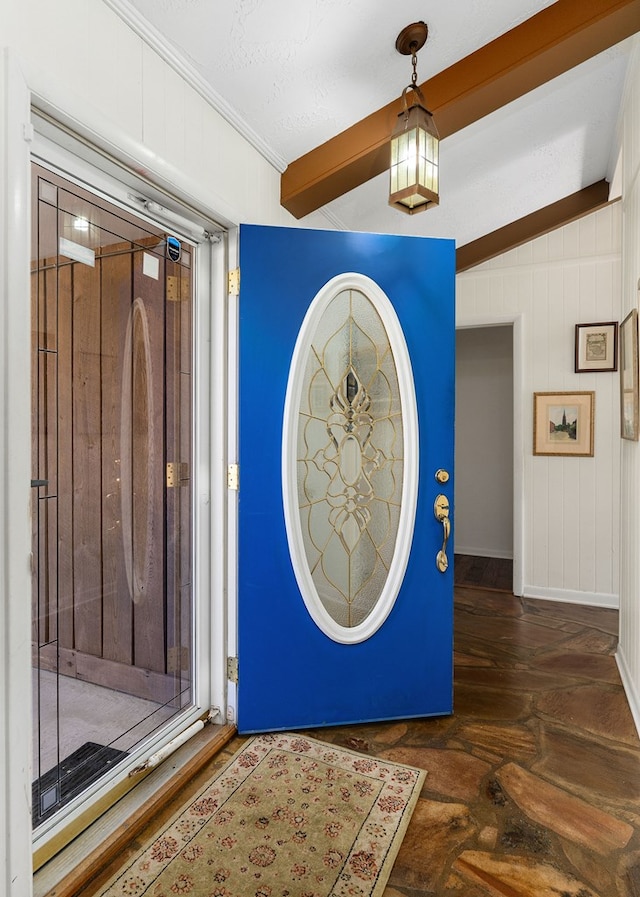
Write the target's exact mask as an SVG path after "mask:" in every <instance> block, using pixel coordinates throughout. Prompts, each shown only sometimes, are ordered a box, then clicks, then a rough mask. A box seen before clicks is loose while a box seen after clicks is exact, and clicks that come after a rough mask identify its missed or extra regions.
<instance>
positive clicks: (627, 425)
mask: <svg viewBox="0 0 640 897" xmlns="http://www.w3.org/2000/svg"><path fill="white" fill-rule="evenodd" d="M638 435H639V428H638V310H637V308H633V309H632V310H631V311H630V312H629V314H628V315H627V317H626V318H625V319H624V321H623V322H622V324H621V325H620V436H621V437H622V439H632V440H634V441H636V442H637V441H638Z"/></svg>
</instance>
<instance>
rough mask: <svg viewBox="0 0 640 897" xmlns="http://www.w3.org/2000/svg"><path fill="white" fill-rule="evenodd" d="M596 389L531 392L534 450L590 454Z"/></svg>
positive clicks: (541, 452) (563, 454)
mask: <svg viewBox="0 0 640 897" xmlns="http://www.w3.org/2000/svg"><path fill="white" fill-rule="evenodd" d="M594 409H595V392H594V391H586V392H534V394H533V454H534V455H561V456H567V457H574V458H591V457H593V431H594Z"/></svg>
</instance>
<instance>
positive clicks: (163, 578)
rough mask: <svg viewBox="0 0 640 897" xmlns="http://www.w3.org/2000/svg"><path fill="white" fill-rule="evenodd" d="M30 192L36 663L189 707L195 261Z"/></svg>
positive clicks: (119, 224)
mask: <svg viewBox="0 0 640 897" xmlns="http://www.w3.org/2000/svg"><path fill="white" fill-rule="evenodd" d="M33 191H34V192H33V196H34V221H33V227H34V250H35V251H34V256H33V258H34V262H33V268H32V314H33V321H34V326H33V347H32V359H33V389H32V392H33V414H32V420H33V431H32V432H33V481H32V482H33V484H34V492H33V495H34V498H33V504H34V514H33V520H34V558H35V560H36V563H35V565H34V571H35V572H34V588H33V630H34V655H35V656H34V664H35V665H37V666H39V667H40V668H43V667H44V668H49V669H52V670H54V671H57V672H59V673H61V674H62V675H67V676H72V677H77V678H79V679H84V680H86V681H90V682H95V683H98V684H100V685H103V686H106V687H109V688H113V689H116V690H118V691H123V692H127V693H129V694H134V695H137V696H139V697H145V698H149V699H151V700H154V701H157V702H160V703H169V702H173V703H174V704H176V703H177V705H178V706H184V704H185V703H188V700H189V698H190V694H189V692H190V680H189V675H190V674H189V670H190V639H191V597H190V595H191V523H190V520H191V498H190V481H189V467H190V454H191V449H190V445H191V437H190V434H191V412H190V409H191V261H192V253H191V252H190V251H189V250H188V249H187V250H186V251H184V252H183V253H182V257H181V258H180V260H178V261H172V260H170V259H169V258H167V257H166V251H165V249H166V240H165V235H164V233H163V232H162V231H160V230H157V229H155V228H154V227H153V226H152V225H147V224H144V225H142V223H141V222H140V221H139V220H137V219H135V218H134V217H133V216H130V215H128V214H126V213H123V212H120V211H119V210H117V209H116V208H115V207H113V206H110V204H108V203H107V202H105V201H98V200H96V198H95V197H94V196H92V195H91V194H89V193H88V192H87V191H84V190H82V189H81V188H79V187H76V186H75V185H71V184H69V183H68V182H66V181H64V180H63V179H62V178H59V177H57V176H56V175H54V174H52V173H51V172H49V171H47V170H44V169H39V168H37V167H36V166H34V176H33ZM83 217H85V218H86V221H87V225H88V226H87V228H86V230H85V232H84V234H83V232H82V230H80V231H79V232H78V233H76V232H72V231H70V230H69V228H70V227H71V226H72V222H73V223H74V224H75V222H76V221H78V220H82V218H83ZM98 232H99V233H98ZM61 240H62V241H64V240H67V242H66V243H64V242H61ZM36 247H37V248H36ZM65 250H66V251H68V252H69V253H70V255H68V256H65V254H64V253H65ZM83 250H84V253H86V254H83ZM91 253H94V255H93V257H92V255H91Z"/></svg>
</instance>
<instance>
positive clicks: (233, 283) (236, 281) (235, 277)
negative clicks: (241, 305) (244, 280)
mask: <svg viewBox="0 0 640 897" xmlns="http://www.w3.org/2000/svg"><path fill="white" fill-rule="evenodd" d="M227 292H228V293H229V295H230V296H239V295H240V268H234V269H233V270H232V271H229V278H228V290H227Z"/></svg>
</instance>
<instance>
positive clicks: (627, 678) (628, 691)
mask: <svg viewBox="0 0 640 897" xmlns="http://www.w3.org/2000/svg"><path fill="white" fill-rule="evenodd" d="M616 663H617V664H618V670H619V671H620V678H621V679H622V685H623V687H624V692H625V695H626V696H627V701H628V703H629V709H630V710H631V715H632V716H633V721H634V723H635V724H636V729H637V731H638V735H640V695H638V691H637V689H636V687H635V684H634V682H633V679H632V677H631V673H630V672H629V667H628V666H627V661H626V659H625V656H624V651H623V650H622V648H621V647H620V645H618V650H617V651H616Z"/></svg>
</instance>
